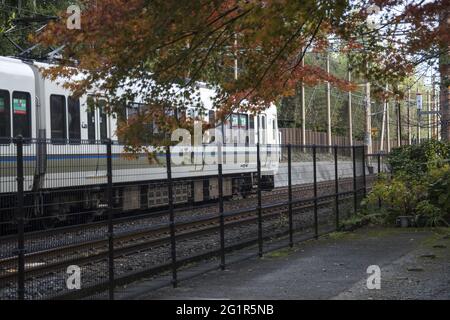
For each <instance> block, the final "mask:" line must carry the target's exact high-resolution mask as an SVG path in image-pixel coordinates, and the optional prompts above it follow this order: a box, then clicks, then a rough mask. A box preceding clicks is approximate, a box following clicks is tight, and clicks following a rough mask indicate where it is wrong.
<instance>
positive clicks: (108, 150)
mask: <svg viewBox="0 0 450 320" xmlns="http://www.w3.org/2000/svg"><path fill="white" fill-rule="evenodd" d="M111 145H112V142H111V139H108V140H107V142H106V168H107V177H108V183H107V195H108V262H109V270H108V273H109V299H110V300H114V223H113V218H114V211H113V210H114V203H113V181H112V150H111Z"/></svg>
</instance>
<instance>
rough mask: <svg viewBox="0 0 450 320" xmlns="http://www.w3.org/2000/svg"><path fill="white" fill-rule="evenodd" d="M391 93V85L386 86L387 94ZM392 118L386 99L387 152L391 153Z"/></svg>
mask: <svg viewBox="0 0 450 320" xmlns="http://www.w3.org/2000/svg"><path fill="white" fill-rule="evenodd" d="M388 91H389V85H388V84H387V85H386V92H388ZM390 122H391V120H390V116H389V100H388V99H386V140H387V152H388V153H389V152H391V128H390Z"/></svg>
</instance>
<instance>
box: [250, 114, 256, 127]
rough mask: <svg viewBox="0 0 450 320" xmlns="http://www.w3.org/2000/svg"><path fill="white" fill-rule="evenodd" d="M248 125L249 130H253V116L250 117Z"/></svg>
mask: <svg viewBox="0 0 450 320" xmlns="http://www.w3.org/2000/svg"><path fill="white" fill-rule="evenodd" d="M249 125H250V129H255V116H250V121H249Z"/></svg>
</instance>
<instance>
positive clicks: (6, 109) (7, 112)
mask: <svg viewBox="0 0 450 320" xmlns="http://www.w3.org/2000/svg"><path fill="white" fill-rule="evenodd" d="M10 137H11V107H10V101H9V91H6V90H0V139H1V138H10Z"/></svg>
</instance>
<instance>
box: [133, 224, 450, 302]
mask: <svg viewBox="0 0 450 320" xmlns="http://www.w3.org/2000/svg"><path fill="white" fill-rule="evenodd" d="M449 235H450V229H439V230H431V229H426V230H425V229H422V230H415V229H380V228H375V229H374V228H364V229H360V230H357V231H355V232H353V233H333V234H331V235H329V236H326V237H324V238H321V239H319V240H311V241H307V242H304V243H300V244H298V245H295V246H294V248H293V249H288V248H287V249H280V250H278V251H273V252H271V253H267V254H266V255H265V256H264V257H263V258H261V259H260V258H257V257H253V258H250V259H247V260H245V261H242V262H238V263H235V264H232V265H230V266H229V267H228V268H227V270H226V271H220V270H216V271H210V272H208V273H206V274H204V275H201V276H197V277H193V278H192V279H190V280H186V281H182V282H180V284H179V287H178V288H176V289H173V288H171V287H163V288H160V289H158V290H154V291H151V292H147V293H143V294H141V295H139V296H135V297H134V298H138V299H450V250H449V249H450V236H449ZM370 265H378V266H379V267H380V269H381V289H380V290H376V289H374V290H368V289H367V285H366V282H367V277H368V276H369V275H368V274H367V273H366V271H367V267H368V266H370Z"/></svg>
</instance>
